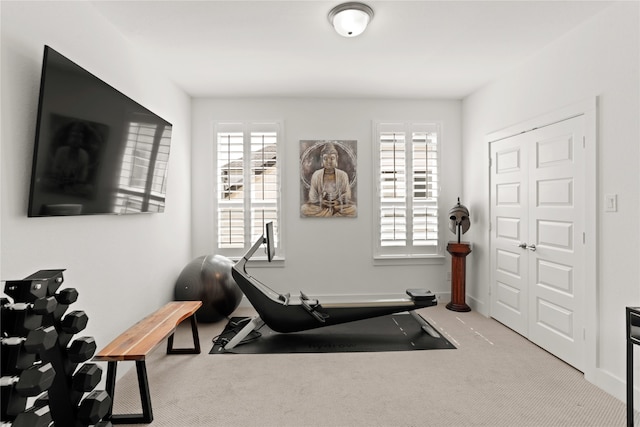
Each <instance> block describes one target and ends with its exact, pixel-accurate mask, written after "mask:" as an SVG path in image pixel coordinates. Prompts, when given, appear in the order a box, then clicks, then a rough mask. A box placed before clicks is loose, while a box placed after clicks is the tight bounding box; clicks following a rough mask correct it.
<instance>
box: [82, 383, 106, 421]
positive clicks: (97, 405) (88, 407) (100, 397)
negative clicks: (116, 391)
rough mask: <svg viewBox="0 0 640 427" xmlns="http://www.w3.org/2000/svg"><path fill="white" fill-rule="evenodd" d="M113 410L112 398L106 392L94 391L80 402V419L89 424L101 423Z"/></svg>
mask: <svg viewBox="0 0 640 427" xmlns="http://www.w3.org/2000/svg"><path fill="white" fill-rule="evenodd" d="M110 409H111V397H109V394H108V393H107V392H106V391H104V390H96V391H92V392H91V393H89V394H88V395H87V397H85V398H84V399H83V400H82V402H80V407H79V408H78V419H79V420H80V421H82V422H84V423H87V424H95V423H97V422H98V421H100V420H101V419H102V418H103V417H104V416H105V415H107V413H108V412H109V410H110Z"/></svg>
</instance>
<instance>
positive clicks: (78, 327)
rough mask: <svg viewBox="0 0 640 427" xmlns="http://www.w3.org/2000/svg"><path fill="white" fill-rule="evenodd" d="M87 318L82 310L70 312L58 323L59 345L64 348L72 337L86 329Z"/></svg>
mask: <svg viewBox="0 0 640 427" xmlns="http://www.w3.org/2000/svg"><path fill="white" fill-rule="evenodd" d="M88 321H89V317H87V315H86V313H85V312H84V311H82V310H76V311H72V312H70V313H67V314H66V316H64V318H63V319H62V320H61V321H60V328H59V329H60V332H61V333H60V345H61V346H63V347H66V346H67V344H69V341H71V338H72V337H73V335H75V334H77V333H78V332H81V331H83V330H84V329H85V328H86V327H87V322H88Z"/></svg>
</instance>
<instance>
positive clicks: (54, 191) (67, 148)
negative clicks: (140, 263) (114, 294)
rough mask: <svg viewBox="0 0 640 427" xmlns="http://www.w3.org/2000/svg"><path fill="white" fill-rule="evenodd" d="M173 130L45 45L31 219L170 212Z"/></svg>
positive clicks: (155, 116)
mask: <svg viewBox="0 0 640 427" xmlns="http://www.w3.org/2000/svg"><path fill="white" fill-rule="evenodd" d="M171 129H172V126H171V123H169V122H167V121H166V120H164V119H162V118H161V117H159V116H157V115H156V114H154V113H152V112H151V111H149V110H148V109H146V108H145V107H143V106H142V105H140V104H138V103H137V102H135V101H133V100H132V99H131V98H129V97H127V96H126V95H124V94H122V93H121V92H119V91H118V90H116V89H114V88H113V87H111V86H110V85H109V84H107V83H105V82H104V81H102V80H100V79H99V78H97V77H96V76H94V75H93V74H91V73H90V72H88V71H87V70H85V69H84V68H82V67H80V66H79V65H77V64H76V63H74V62H73V61H71V60H69V59H67V58H66V57H64V56H63V55H61V54H60V53H58V52H56V51H55V50H54V49H52V48H50V47H49V46H45V48H44V60H43V65H42V78H41V83H40V98H39V102H38V116H37V123H36V138H35V147H34V156H33V166H32V173H31V188H30V193H29V208H28V215H29V216H30V217H36V216H55V215H92V214H129V213H142V212H163V211H164V208H165V195H166V188H167V171H168V162H169V149H170V144H171Z"/></svg>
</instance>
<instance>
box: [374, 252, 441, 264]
mask: <svg viewBox="0 0 640 427" xmlns="http://www.w3.org/2000/svg"><path fill="white" fill-rule="evenodd" d="M445 260H446V258H445V256H444V255H423V256H408V255H384V256H383V255H378V256H374V257H373V265H374V266H385V265H440V264H444V262H445Z"/></svg>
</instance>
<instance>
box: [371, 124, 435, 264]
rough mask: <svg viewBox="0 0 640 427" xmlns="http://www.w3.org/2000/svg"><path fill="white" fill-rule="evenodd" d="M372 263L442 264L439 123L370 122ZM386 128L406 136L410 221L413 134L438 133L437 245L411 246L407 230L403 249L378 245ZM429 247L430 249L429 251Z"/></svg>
mask: <svg viewBox="0 0 640 427" xmlns="http://www.w3.org/2000/svg"><path fill="white" fill-rule="evenodd" d="M372 127H373V131H372V133H373V156H372V159H373V168H372V172H373V173H372V175H373V182H374V186H373V187H374V194H373V198H372V199H373V216H374V218H373V221H372V223H373V248H372V249H373V260H374V264H375V265H395V264H425V263H427V264H441V263H444V260H445V255H444V246H445V245H444V242H443V238H444V236H443V234H444V233H443V226H444V224H443V222H442V221H441V215H440V213H441V209H442V206H441V200H442V140H443V139H442V123H441V122H439V121H401V120H388V121H385V120H377V121H374V122H373V126H372ZM389 129H397V130H398V131H402V132H403V134H404V136H405V144H406V146H405V154H404V156H405V158H404V160H405V175H406V176H407V178H406V182H405V184H406V185H405V189H404V191H405V206H406V207H407V213H406V218H407V220H409V219H410V218H413V210H412V209H413V199H414V198H413V195H412V194H411V193H412V188H413V185H412V181H411V180H412V178H411V177H412V176H413V163H412V158H413V153H412V152H413V149H412V147H413V133H414V132H425V131H426V132H435V133H436V134H437V142H436V144H437V150H436V167H437V169H438V171H437V178H438V180H437V197H436V201H435V203H436V212H437V213H436V218H437V221H438V225H437V236H438V237H437V244H436V245H432V246H421V245H413V243H412V242H411V241H410V239H409V231H410V229H408V230H407V244H406V245H405V246H383V245H382V243H381V240H382V236H381V209H382V200H381V191H382V176H381V175H382V170H381V168H382V165H381V160H380V153H381V144H382V138H381V135H382V133H386V132H388V130H389ZM429 248H431V249H429Z"/></svg>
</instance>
